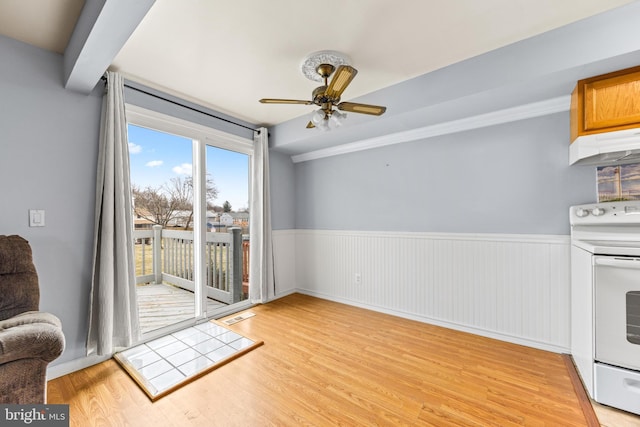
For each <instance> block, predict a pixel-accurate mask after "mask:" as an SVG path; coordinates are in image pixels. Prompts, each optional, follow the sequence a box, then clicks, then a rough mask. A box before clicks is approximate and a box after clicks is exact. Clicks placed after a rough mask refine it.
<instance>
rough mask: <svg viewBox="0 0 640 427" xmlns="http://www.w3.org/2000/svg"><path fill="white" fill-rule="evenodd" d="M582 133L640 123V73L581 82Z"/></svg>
mask: <svg viewBox="0 0 640 427" xmlns="http://www.w3.org/2000/svg"><path fill="white" fill-rule="evenodd" d="M584 97H585V99H584V107H585V111H584V130H586V131H590V130H596V129H604V128H619V127H633V126H634V125H638V124H640V71H635V72H631V73H626V74H622V75H616V76H611V77H609V78H603V79H601V80H595V81H587V82H585V83H584Z"/></svg>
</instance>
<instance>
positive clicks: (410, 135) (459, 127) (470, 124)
mask: <svg viewBox="0 0 640 427" xmlns="http://www.w3.org/2000/svg"><path fill="white" fill-rule="evenodd" d="M570 105H571V97H570V96H569V95H567V96H560V97H557V98H551V99H547V100H545V101H540V102H533V103H531V104H525V105H520V106H518V107H512V108H505V109H503V110H497V111H492V112H490V113H486V114H479V115H477V116H472V117H465V118H464V119H459V120H452V121H449V122H443V123H438V124H435V125H430V126H424V127H421V128H416V129H411V130H407V131H403V132H396V133H390V134H387V135H382V136H378V137H375V138H368V139H363V140H362V141H357V142H352V143H348V144H343V145H338V146H335V147H329V148H323V149H321V150H316V151H310V152H308V153H302V154H297V155H294V156H291V160H292V161H293V162H294V163H301V162H306V161H309V160H317V159H322V158H324V157H331V156H338V155H341V154H347V153H354V152H357V151H363V150H370V149H372V148H378V147H384V146H387V145H394V144H401V143H403V142H411V141H417V140H420V139H427V138H433V137H434V136H440V135H448V134H452V133H456V132H462V131H467V130H473V129H480V128H484V127H488V126H495V125H499V124H503V123H510V122H515V121H518V120H525V119H530V118H534V117H540V116H546V115H549V114H554V113H560V112H563V111H568V110H569V107H570Z"/></svg>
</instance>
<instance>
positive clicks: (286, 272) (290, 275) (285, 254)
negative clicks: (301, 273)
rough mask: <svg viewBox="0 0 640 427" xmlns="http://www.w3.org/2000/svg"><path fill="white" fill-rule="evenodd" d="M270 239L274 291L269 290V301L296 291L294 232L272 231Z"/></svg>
mask: <svg viewBox="0 0 640 427" xmlns="http://www.w3.org/2000/svg"><path fill="white" fill-rule="evenodd" d="M272 237H273V259H274V267H273V269H274V274H275V290H269V299H271V298H274V297H275V298H277V297H281V296H284V295H288V294H291V293H293V292H295V291H296V270H295V259H296V230H274V231H273V232H272Z"/></svg>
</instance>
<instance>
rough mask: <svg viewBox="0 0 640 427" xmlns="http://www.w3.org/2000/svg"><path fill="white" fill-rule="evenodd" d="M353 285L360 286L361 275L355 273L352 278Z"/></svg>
mask: <svg viewBox="0 0 640 427" xmlns="http://www.w3.org/2000/svg"><path fill="white" fill-rule="evenodd" d="M353 283H355V284H356V285H361V284H362V275H361V274H360V273H356V274H355V275H354V276H353Z"/></svg>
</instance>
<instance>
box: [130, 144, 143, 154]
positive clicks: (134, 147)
mask: <svg viewBox="0 0 640 427" xmlns="http://www.w3.org/2000/svg"><path fill="white" fill-rule="evenodd" d="M138 153H142V145H138V144H134V143H133V142H130V143H129V154H138Z"/></svg>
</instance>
